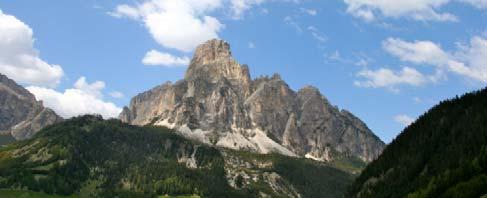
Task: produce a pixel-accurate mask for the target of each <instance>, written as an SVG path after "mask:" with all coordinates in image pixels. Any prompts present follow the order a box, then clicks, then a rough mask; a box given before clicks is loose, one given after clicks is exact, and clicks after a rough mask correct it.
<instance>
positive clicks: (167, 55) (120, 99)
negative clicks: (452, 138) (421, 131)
mask: <svg viewBox="0 0 487 198" xmlns="http://www.w3.org/2000/svg"><path fill="white" fill-rule="evenodd" d="M0 10H1V12H0V73H3V74H6V75H7V76H8V77H10V78H12V79H14V80H15V81H17V82H18V83H20V84H21V85H23V86H25V87H26V88H27V89H28V90H29V91H31V92H32V93H34V95H35V96H36V98H37V99H39V100H42V101H43V103H44V105H45V106H48V107H50V108H53V109H54V110H55V111H56V112H57V113H58V114H60V115H61V116H63V117H66V118H69V117H71V116H75V115H80V114H85V113H98V114H101V115H103V116H104V117H105V118H108V117H116V116H117V115H118V114H119V112H120V111H121V109H122V107H123V106H125V105H128V104H129V102H130V98H131V97H132V96H135V95H136V94H138V93H141V92H143V91H145V90H148V89H150V88H152V87H155V86H157V85H159V84H162V83H164V82H166V81H173V82H174V81H177V80H179V79H182V78H183V76H184V72H185V71H186V69H187V64H188V62H189V61H190V59H191V57H192V53H193V50H194V48H195V47H196V46H197V45H198V44H200V43H203V42H204V41H206V40H209V39H212V38H220V39H223V40H225V41H227V42H228V43H230V45H231V48H232V53H233V56H234V57H235V58H236V59H237V60H238V61H239V62H240V63H241V64H247V65H249V68H250V72H251V76H252V77H253V78H255V77H258V76H261V75H272V74H274V73H279V74H280V75H281V77H282V78H283V79H284V80H285V81H286V82H287V83H288V84H289V86H290V87H291V88H292V89H294V90H298V89H299V88H301V87H304V86H306V85H313V86H315V87H317V88H319V90H320V91H321V92H322V94H323V95H324V96H325V97H326V98H327V99H328V100H329V101H330V102H331V103H332V104H334V105H336V106H337V107H338V108H340V109H347V110H349V111H350V112H352V113H353V114H355V115H356V116H357V117H359V118H360V119H361V120H363V121H364V122H365V123H366V124H367V125H368V126H369V128H370V129H371V130H372V131H373V132H374V133H375V134H377V135H378V136H379V137H380V138H381V139H382V140H383V141H384V142H386V143H388V142H390V141H391V140H392V139H393V138H394V137H396V136H397V135H398V134H399V133H400V132H401V131H402V129H404V127H405V126H407V125H409V124H410V123H411V122H413V121H414V120H415V118H417V117H419V116H420V115H422V114H423V113H425V112H426V111H427V110H428V109H430V108H431V107H433V106H434V105H435V104H437V103H438V102H440V101H442V100H445V99H448V98H452V97H455V96H456V95H462V94H464V93H467V92H470V91H474V90H478V89H481V88H483V87H485V85H486V84H487V0H395V1H389V0H125V1H101V0H72V1H62V0H50V1H29V0H16V1H0Z"/></svg>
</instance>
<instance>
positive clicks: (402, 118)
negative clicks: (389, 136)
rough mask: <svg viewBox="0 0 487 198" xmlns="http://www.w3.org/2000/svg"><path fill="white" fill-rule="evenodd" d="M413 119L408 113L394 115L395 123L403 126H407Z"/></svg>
mask: <svg viewBox="0 0 487 198" xmlns="http://www.w3.org/2000/svg"><path fill="white" fill-rule="evenodd" d="M414 120H415V119H414V118H411V117H409V116H408V115H403V114H401V115H396V116H394V121H396V122H397V123H399V124H401V125H403V126H409V125H410V124H412V123H413V122H414Z"/></svg>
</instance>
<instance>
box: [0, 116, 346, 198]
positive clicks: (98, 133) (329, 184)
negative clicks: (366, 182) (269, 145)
mask: <svg viewBox="0 0 487 198" xmlns="http://www.w3.org/2000/svg"><path fill="white" fill-rule="evenodd" d="M338 164H340V163H337V165H335V166H336V167H344V168H345V167H348V166H339V165H338ZM345 170H346V169H345ZM350 170H353V169H350ZM352 179H353V176H352V175H351V174H349V173H347V172H345V171H342V170H339V169H337V168H334V167H333V165H327V164H323V163H321V162H316V161H312V160H308V159H302V158H291V157H285V156H281V155H277V154H270V155H259V154H252V153H247V152H240V151H231V150H224V149H216V148H213V147H210V146H207V145H203V144H200V143H196V142H193V141H190V140H186V139H184V138H182V137H180V136H178V135H176V134H175V133H174V131H172V130H170V129H167V128H161V127H150V126H147V127H136V126H131V125H128V124H123V123H121V122H120V121H118V120H103V119H102V118H101V117H98V116H82V117H77V118H73V119H70V120H67V121H65V122H62V123H59V124H56V125H52V126H49V127H47V128H45V129H43V130H41V131H40V132H39V133H38V134H37V135H36V136H35V137H34V138H32V139H30V140H26V141H19V142H15V143H13V144H9V145H7V146H5V147H3V148H1V150H0V188H2V189H15V190H19V189H22V190H28V191H30V192H44V193H47V194H50V195H54V194H56V195H63V196H80V197H87V196H88V197H92V196H101V197H114V196H119V197H140V196H145V197H157V196H161V195H195V196H199V197H259V196H266V195H267V196H272V197H299V196H301V197H323V196H325V197H341V196H342V195H343V193H344V192H345V190H346V187H347V185H349V184H350V183H351V181H352ZM28 191H26V192H25V193H29V192H28ZM7 192H8V193H10V194H12V193H22V192H17V191H5V190H3V191H0V195H1V193H7Z"/></svg>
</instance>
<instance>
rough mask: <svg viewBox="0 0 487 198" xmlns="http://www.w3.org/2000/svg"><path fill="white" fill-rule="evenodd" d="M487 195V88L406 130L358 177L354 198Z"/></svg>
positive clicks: (438, 108)
mask: <svg viewBox="0 0 487 198" xmlns="http://www.w3.org/2000/svg"><path fill="white" fill-rule="evenodd" d="M361 191H362V194H361V196H362V197H374V198H375V197H379V198H380V197H406V196H409V197H434V198H436V197H480V196H482V195H484V194H487V89H484V90H481V91H478V92H474V93H470V94H466V95H464V96H462V97H461V98H458V97H456V98H455V99H452V100H447V101H444V102H441V103H440V104H439V105H437V106H435V107H434V108H432V109H431V110H429V111H428V112H427V113H426V114H424V115H423V116H421V117H420V118H419V119H418V120H417V121H416V122H415V123H413V124H412V125H410V126H409V127H407V128H406V129H405V130H404V131H403V132H402V133H401V134H400V135H399V136H398V137H397V138H396V139H395V140H394V141H393V142H392V143H391V144H389V145H388V146H387V147H386V149H385V150H384V152H383V153H382V155H381V156H380V157H379V158H378V159H377V160H375V161H374V162H372V163H371V164H370V165H369V166H367V168H366V169H365V170H364V171H363V172H362V174H361V175H360V176H359V177H358V178H357V180H356V181H355V183H354V184H353V186H352V187H351V189H350V191H349V196H357V195H358V193H359V192H361Z"/></svg>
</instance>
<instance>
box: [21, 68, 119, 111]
mask: <svg viewBox="0 0 487 198" xmlns="http://www.w3.org/2000/svg"><path fill="white" fill-rule="evenodd" d="M104 88H105V83H104V82H102V81H96V82H93V83H91V84H90V83H88V82H86V78H85V77H81V78H79V79H78V80H77V81H76V83H75V84H74V87H73V88H70V89H66V90H65V91H64V92H58V91H56V90H54V89H49V88H45V87H38V86H29V87H27V90H29V91H30V92H31V93H33V94H34V95H35V96H36V98H37V99H38V100H42V101H43V103H44V105H45V106H47V107H49V108H52V109H53V110H54V111H55V112H56V113H58V114H59V115H60V116H62V117H64V118H70V117H73V116H77V115H83V114H95V113H96V114H100V115H102V116H103V117H104V118H112V117H117V116H118V114H119V113H120V112H121V111H122V109H121V108H120V107H117V106H116V105H115V104H113V103H111V102H106V101H104V100H103V94H102V90H103V89H104Z"/></svg>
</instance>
